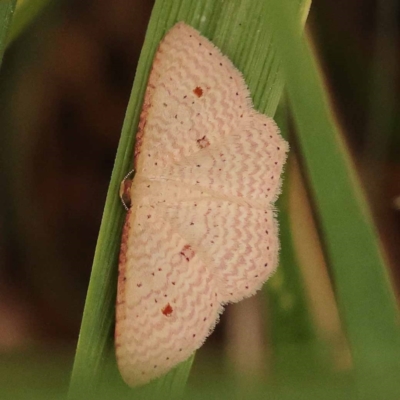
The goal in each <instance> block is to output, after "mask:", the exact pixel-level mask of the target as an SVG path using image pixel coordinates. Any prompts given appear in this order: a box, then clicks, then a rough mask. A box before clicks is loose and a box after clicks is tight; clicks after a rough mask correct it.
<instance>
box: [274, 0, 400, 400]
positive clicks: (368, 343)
mask: <svg viewBox="0 0 400 400" xmlns="http://www.w3.org/2000/svg"><path fill="white" fill-rule="evenodd" d="M270 5H271V8H270V14H269V21H270V23H271V25H272V26H273V28H274V30H275V32H276V44H277V46H276V48H277V53H278V55H279V57H280V58H281V60H282V69H283V73H284V77H285V83H286V85H287V86H286V87H287V91H288V95H289V100H290V105H291V107H292V110H293V113H294V117H295V121H296V125H297V130H298V141H299V147H300V150H301V153H302V157H303V164H304V167H305V171H306V174H307V178H308V180H309V185H310V187H311V191H312V196H313V198H314V201H315V207H316V210H317V213H318V217H319V221H320V227H321V232H322V235H323V239H324V243H325V246H326V253H327V257H328V260H329V262H330V265H331V271H332V275H333V279H334V284H335V288H336V293H337V298H338V303H339V307H340V310H341V313H342V317H343V320H344V323H345V327H346V330H347V333H348V338H349V341H350V345H351V350H352V355H353V360H354V365H355V368H356V372H357V376H358V379H359V381H358V383H359V385H358V389H359V391H360V393H361V394H362V395H371V394H372V393H374V395H375V398H379V389H378V388H379V387H382V388H383V387H385V386H387V385H391V386H393V385H395V383H396V380H395V371H399V370H400V330H399V318H398V310H397V306H396V302H395V298H394V295H393V289H392V287H391V284H390V280H389V279H388V271H387V265H386V264H385V261H384V258H383V255H382V249H381V247H380V243H379V237H378V235H377V233H376V231H375V229H374V225H373V222H372V220H371V216H370V213H369V211H368V208H367V205H366V201H365V198H364V195H363V192H362V190H361V186H360V182H359V181H358V178H357V176H356V173H355V170H354V166H353V165H352V163H351V159H350V156H349V153H348V150H347V148H346V146H345V144H344V141H343V138H342V137H341V135H340V133H339V132H338V127H337V126H336V124H335V122H334V120H333V117H332V115H331V111H330V109H329V106H328V102H327V99H326V95H325V92H324V89H323V85H322V82H321V79H320V76H319V73H318V70H317V66H316V65H315V61H314V59H313V57H312V54H311V51H310V48H309V47H308V46H307V44H306V42H305V41H304V40H303V39H302V38H301V36H300V35H299V32H298V29H296V26H295V24H294V18H295V17H294V15H293V14H292V12H291V10H290V7H289V5H288V2H287V1H281V0H272V1H271V3H270ZM397 385H398V384H397ZM374 391H375V392H374Z"/></svg>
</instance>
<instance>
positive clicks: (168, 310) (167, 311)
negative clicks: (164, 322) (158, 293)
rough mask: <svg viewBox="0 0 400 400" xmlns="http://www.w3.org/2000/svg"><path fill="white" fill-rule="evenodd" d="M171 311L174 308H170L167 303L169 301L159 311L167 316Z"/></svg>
mask: <svg viewBox="0 0 400 400" xmlns="http://www.w3.org/2000/svg"><path fill="white" fill-rule="evenodd" d="M173 311H174V310H173V309H172V307H171V304H169V303H168V304H167V305H166V306H165V307H164V308H163V309H162V310H161V312H162V313H163V314H164V315H165V316H166V317H168V316H169V315H171V314H172V312H173Z"/></svg>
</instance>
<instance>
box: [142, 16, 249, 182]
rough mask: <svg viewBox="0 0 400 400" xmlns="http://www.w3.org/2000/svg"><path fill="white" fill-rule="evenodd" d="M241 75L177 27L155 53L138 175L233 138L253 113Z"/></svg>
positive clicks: (210, 48) (157, 170)
mask: <svg viewBox="0 0 400 400" xmlns="http://www.w3.org/2000/svg"><path fill="white" fill-rule="evenodd" d="M251 107H252V106H251V102H250V99H249V91H248V89H247V87H246V84H245V82H244V80H243V77H242V75H241V73H240V72H239V71H238V70H237V69H236V68H235V67H234V66H233V64H232V62H231V61H230V60H229V59H228V58H227V57H225V56H224V55H222V54H221V52H220V50H219V49H218V48H216V47H215V46H214V45H213V44H212V43H211V42H210V41H209V40H207V39H206V38H205V37H203V36H201V35H200V34H199V33H198V32H197V31H196V30H195V29H193V28H191V27H190V26H187V25H185V24H184V23H178V24H176V25H175V26H174V27H173V28H172V29H171V30H170V31H169V32H168V33H167V34H166V35H165V37H164V39H163V40H162V42H161V43H160V46H159V48H158V51H157V52H156V55H155V58H154V63H153V67H152V71H151V74H150V77H149V81H148V87H147V90H146V95H145V100H144V106H143V111H142V114H141V118H140V124H139V130H138V134H137V139H136V149H135V154H136V156H138V158H137V160H136V171H137V173H142V172H143V173H145V174H146V175H149V176H153V175H154V176H161V175H162V173H163V168H164V167H165V166H166V165H169V164H171V163H175V162H178V161H179V160H180V159H181V158H182V157H188V156H190V155H192V154H194V153H196V152H198V151H199V150H200V149H201V148H202V147H203V146H208V145H212V144H213V143H216V142H219V141H221V140H222V139H223V138H224V137H225V136H227V135H229V134H231V133H232V132H233V131H234V130H235V129H236V128H237V126H238V125H239V124H240V123H241V120H242V119H243V115H244V113H245V112H246V111H249V110H250V109H251Z"/></svg>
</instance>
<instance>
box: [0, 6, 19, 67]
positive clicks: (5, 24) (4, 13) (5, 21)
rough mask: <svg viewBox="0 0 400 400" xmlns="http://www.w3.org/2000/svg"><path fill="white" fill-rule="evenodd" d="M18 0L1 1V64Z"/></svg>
mask: <svg viewBox="0 0 400 400" xmlns="http://www.w3.org/2000/svg"><path fill="white" fill-rule="evenodd" d="M16 2H17V1H16V0H2V1H0V66H1V62H2V60H3V54H4V51H5V49H6V44H7V35H8V31H9V29H10V25H11V21H12V17H13V13H14V10H15V4H16Z"/></svg>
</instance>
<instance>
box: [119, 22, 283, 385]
mask: <svg viewBox="0 0 400 400" xmlns="http://www.w3.org/2000/svg"><path fill="white" fill-rule="evenodd" d="M199 141H200V142H201V143H203V144H204V143H206V145H201V146H199ZM287 151H288V146H287V143H286V142H285V141H284V140H283V139H282V137H281V136H280V135H279V132H278V129H277V127H276V125H275V123H274V122H273V120H272V119H270V118H268V117H266V116H264V115H262V114H259V113H257V112H256V111H255V110H253V109H252V105H251V102H250V94H249V92H248V89H247V87H246V84H245V82H244V80H243V78H242V76H241V74H240V72H239V71H238V70H236V69H235V68H234V66H233V64H232V63H231V62H230V61H229V60H228V59H227V58H226V57H225V56H223V55H222V54H221V53H220V51H219V50H218V49H217V48H216V47H215V46H214V45H213V44H212V43H211V42H209V41H208V40H207V39H205V38H204V37H202V36H200V35H199V33H198V32H197V31H195V30H194V29H192V28H191V27H189V26H187V25H185V24H183V23H178V24H177V25H175V26H174V27H173V28H172V29H171V30H170V31H169V32H168V33H167V35H166V36H165V38H164V39H163V41H162V42H161V44H160V46H159V49H158V51H157V53H156V55H155V59H154V63H153V69H152V72H151V74H150V78H149V83H148V87H147V91H146V95H145V100H144V105H143V109H142V114H141V117H140V123H139V127H138V134H137V140H136V146H135V169H136V175H135V178H134V180H133V182H132V186H131V204H132V206H131V209H130V210H129V212H128V214H127V217H126V222H125V226H124V230H123V235H122V242H121V252H120V258H119V277H118V292H117V310H116V328H115V347H116V355H117V361H118V366H119V369H120V372H121V374H122V377H123V378H124V380H125V381H126V382H127V383H128V384H129V385H131V386H136V385H142V384H145V383H147V382H149V381H150V380H152V379H154V378H156V377H158V376H161V375H162V374H164V373H166V372H167V371H169V370H170V369H171V368H173V367H174V366H176V365H177V364H178V363H180V362H182V361H184V360H185V359H187V358H188V357H189V356H190V355H191V354H192V353H193V352H194V351H195V350H196V349H198V348H199V347H200V346H201V345H202V343H203V342H204V340H205V339H206V338H207V336H208V335H209V334H210V332H211V331H212V330H213V328H214V326H215V324H216V323H217V322H218V319H219V315H220V313H221V312H222V311H223V306H224V305H225V304H226V303H229V302H237V301H239V300H241V299H243V298H245V297H248V296H251V295H253V294H254V293H255V292H256V291H257V290H259V289H260V288H261V287H262V285H263V283H264V282H265V281H266V279H268V277H269V276H270V275H271V274H272V272H273V271H274V270H275V268H276V266H277V264H278V249H279V242H278V228H277V224H276V220H275V216H274V208H273V202H274V201H275V199H276V197H277V196H278V194H279V191H280V175H281V172H282V168H283V165H284V162H285V158H286V153H287ZM165 310H168V312H166V311H165Z"/></svg>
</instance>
